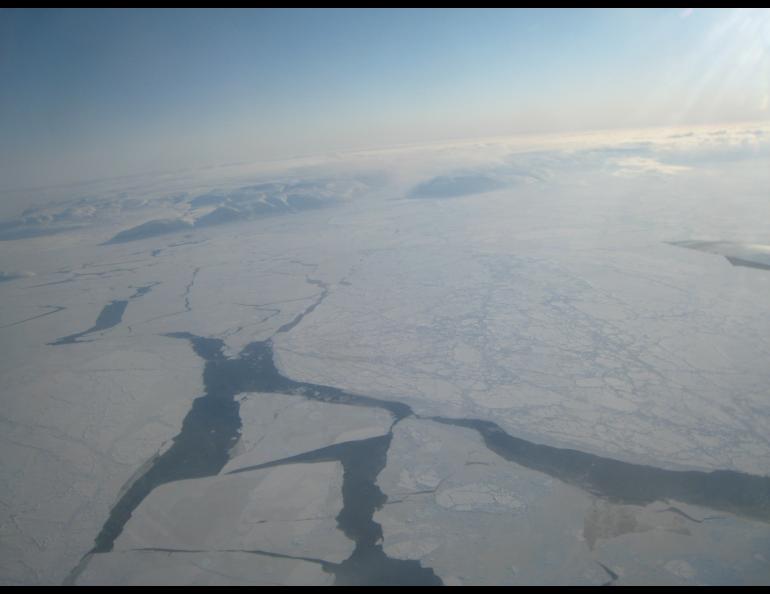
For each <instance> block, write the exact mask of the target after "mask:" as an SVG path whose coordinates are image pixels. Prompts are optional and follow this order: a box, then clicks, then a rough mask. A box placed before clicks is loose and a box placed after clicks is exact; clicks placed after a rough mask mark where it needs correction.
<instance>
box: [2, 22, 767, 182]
mask: <svg viewBox="0 0 770 594" xmlns="http://www.w3.org/2000/svg"><path fill="white" fill-rule="evenodd" d="M769 54H770V12H768V11H735V10H695V11H689V10H683V9H674V10H614V11H607V10H541V11H537V10H494V11H493V10H479V11H459V10H443V11H431V10H424V11H423V10H419V11H418V10H392V11H387V10H385V11H381V10H360V11H347V10H328V11H315V10H293V11H290V10H250V11H241V10H223V11H203V10H201V11H151V10H142V11H129V10H116V11H104V10H102V11H91V10H83V11H75V10H68V11H48V10H45V11H44V10H2V11H0V178H1V179H2V181H0V187H5V188H9V187H17V186H23V187H30V186H35V185H36V184H47V183H55V182H64V181H76V180H81V179H88V178H97V177H105V176H111V175H122V174H130V173H139V172H142V171H149V170H157V169H164V168H179V167H187V166H198V165H206V164H218V163H224V162H230V161H243V160H259V159H276V158H284V157H288V156H292V155H304V154H309V153H315V152H325V151H333V150H343V149H349V148H363V147H377V146H386V145H392V144H401V143H416V142H423V141H433V140H443V139H452V138H468V137H477V136H496V135H506V134H516V133H532V132H561V131H572V130H587V129H602V128H617V127H641V126H654V125H670V124H676V125H678V124H701V123H722V122H731V121H751V120H766V119H768V116H769V115H770V111H769V109H770V108H769V107H768V96H769V95H770V57H769Z"/></svg>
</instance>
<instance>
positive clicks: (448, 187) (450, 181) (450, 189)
mask: <svg viewBox="0 0 770 594" xmlns="http://www.w3.org/2000/svg"><path fill="white" fill-rule="evenodd" d="M504 187H505V184H504V183H503V182H501V181H500V180H498V179H495V178H492V177H487V176H485V175H455V176H450V175H441V176H438V177H434V178H433V179H431V180H428V181H426V182H423V183H421V184H419V185H417V186H416V187H415V188H414V189H413V190H412V192H411V194H410V197H411V198H454V197H457V196H468V195H470V194H482V193H484V192H492V191H494V190H499V189H501V188H504Z"/></svg>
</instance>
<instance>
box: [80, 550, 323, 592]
mask: <svg viewBox="0 0 770 594" xmlns="http://www.w3.org/2000/svg"><path fill="white" fill-rule="evenodd" d="M332 581H333V576H332V575H330V574H328V573H325V572H324V570H323V569H322V567H321V565H319V564H318V563H313V562H309V561H303V560H300V559H289V558H281V557H277V556H267V555H260V554H258V553H243V552H236V551H233V552H211V551H206V552H184V551H179V552H172V551H151V550H145V551H116V552H113V553H108V554H104V555H97V556H95V557H94V558H93V559H92V560H91V562H90V563H89V565H88V567H87V568H86V569H85V571H84V572H83V573H82V574H81V576H80V579H79V580H78V582H77V584H78V585H80V586H104V585H114V586H278V585H284V586H322V585H331V583H332Z"/></svg>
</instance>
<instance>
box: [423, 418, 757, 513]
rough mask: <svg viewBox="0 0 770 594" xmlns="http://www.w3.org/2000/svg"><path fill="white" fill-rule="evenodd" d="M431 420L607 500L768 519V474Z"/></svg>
mask: <svg viewBox="0 0 770 594" xmlns="http://www.w3.org/2000/svg"><path fill="white" fill-rule="evenodd" d="M431 420H433V421H436V422H439V423H444V424H447V425H454V426H457V427H466V428H469V429H475V430H476V431H478V432H479V434H480V435H481V437H482V438H483V439H484V443H485V444H486V445H487V447H488V448H489V449H490V450H492V451H493V452H495V453H496V454H498V455H499V456H502V457H503V458H505V459H506V460H509V461H511V462H515V463H516V464H519V465H521V466H526V467H527V468H531V469H533V470H537V471H539V472H543V473H546V474H548V475H550V476H553V477H554V478H557V479H559V480H561V481H564V482H565V483H570V484H573V485H576V486H578V487H581V488H583V489H585V490H586V491H589V492H592V493H595V494H597V495H600V496H603V497H607V498H609V499H611V500H615V501H618V502H622V503H630V504H637V505H644V504H648V503H652V502H653V501H660V500H666V499H676V500H677V501H683V502H685V503H691V504H694V505H702V506H705V507H709V508H711V509H718V510H723V511H728V512H733V513H736V514H739V515H744V516H749V517H753V518H756V519H759V520H763V521H770V477H762V476H754V475H750V474H744V473H741V472H734V471H730V470H716V471H713V472H700V471H694V470H693V471H678V470H666V469H663V468H655V467H654V466H644V465H641V464H631V463H628V462H621V461H619V460H613V459H611V458H602V457H601V456H596V455H593V454H587V453H585V452H580V451H577V450H570V449H561V448H554V447H551V446H546V445H540V444H536V443H532V442H529V441H525V440H523V439H519V438H518V437H513V436H512V435H508V434H507V433H506V432H505V431H503V430H502V429H501V428H500V427H499V426H498V425H496V424H495V423H492V422H491V421H481V420H477V419H446V418H441V417H434V418H432V419H431Z"/></svg>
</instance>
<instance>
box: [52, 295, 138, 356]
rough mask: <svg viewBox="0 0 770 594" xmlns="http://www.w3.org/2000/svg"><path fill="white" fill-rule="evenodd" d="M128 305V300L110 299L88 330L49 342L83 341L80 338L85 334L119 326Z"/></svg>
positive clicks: (53, 343) (58, 343)
mask: <svg viewBox="0 0 770 594" xmlns="http://www.w3.org/2000/svg"><path fill="white" fill-rule="evenodd" d="M127 306H128V300H123V301H110V302H109V303H108V304H107V305H105V306H104V308H102V311H101V312H100V313H99V317H98V318H96V322H94V325H93V326H91V327H90V328H89V329H88V330H84V331H83V332H78V333H77V334H70V335H69V336H63V337H62V338H59V339H57V340H56V341H54V342H49V343H48V344H49V345H51V346H56V345H60V344H73V343H76V342H82V341H81V340H80V339H81V338H82V337H84V336H88V335H89V334H93V333H94V332H101V331H102V330H107V329H109V328H112V327H114V326H117V325H118V324H120V322H121V320H123V314H124V313H125V311H126V307H127Z"/></svg>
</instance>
